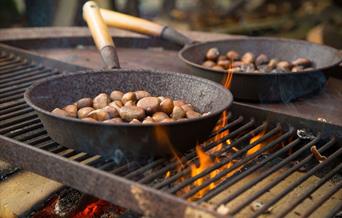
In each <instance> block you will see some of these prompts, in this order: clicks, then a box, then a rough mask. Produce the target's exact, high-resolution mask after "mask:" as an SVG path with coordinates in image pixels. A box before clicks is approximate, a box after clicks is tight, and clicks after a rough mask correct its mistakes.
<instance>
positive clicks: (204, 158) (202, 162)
mask: <svg viewBox="0 0 342 218" xmlns="http://www.w3.org/2000/svg"><path fill="white" fill-rule="evenodd" d="M231 68H232V67H231V66H230V67H229V68H228V70H227V76H226V78H225V81H224V83H223V84H224V87H226V88H227V89H230V86H231V82H232V79H233V73H232V72H231V70H230V69H231ZM227 118H228V113H227V111H224V112H223V113H222V117H221V120H222V122H221V123H220V124H219V125H217V126H216V128H215V129H216V130H217V129H221V128H223V127H225V126H226V125H227V122H228V121H227ZM228 134H229V130H225V131H223V132H221V133H219V134H217V135H216V136H215V138H214V141H219V140H221V139H222V138H224V137H226V136H227V135H228ZM226 143H227V144H228V145H229V144H231V140H230V139H227V140H226ZM222 148H223V143H220V144H218V145H217V146H215V147H213V148H212V149H211V150H210V151H209V153H215V152H218V151H220V150H221V149H222ZM196 153H197V157H198V160H199V166H196V165H195V164H192V165H191V177H194V176H196V175H198V174H200V173H201V172H203V171H204V170H205V169H207V168H209V167H211V166H213V165H214V164H215V163H217V162H219V159H218V158H215V159H214V160H212V158H211V157H210V155H209V154H207V153H205V152H204V151H203V150H202V149H201V147H200V146H199V145H197V146H196ZM232 165H233V163H232V162H229V163H228V164H227V165H225V166H223V167H221V168H220V169H217V170H213V171H212V172H211V173H210V174H209V178H213V177H215V176H216V175H217V174H218V172H220V170H222V169H224V168H229V167H231V166H232ZM234 173H235V171H234V172H231V173H229V175H228V176H230V175H231V174H234ZM204 179H206V178H205V177H201V178H199V179H197V180H196V181H194V183H193V185H195V186H199V185H201V184H202V183H203V181H204ZM215 186H216V185H215V183H211V184H210V185H209V186H208V188H205V189H202V190H201V191H199V192H197V193H196V195H195V196H194V198H200V197H202V196H203V195H204V194H205V193H206V192H207V191H208V190H211V189H213V188H215Z"/></svg>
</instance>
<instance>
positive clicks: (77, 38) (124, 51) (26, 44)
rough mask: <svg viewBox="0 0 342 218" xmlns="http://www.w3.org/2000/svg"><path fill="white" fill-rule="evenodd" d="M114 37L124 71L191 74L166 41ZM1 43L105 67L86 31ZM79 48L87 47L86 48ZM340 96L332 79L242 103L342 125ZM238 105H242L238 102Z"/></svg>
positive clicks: (19, 36) (7, 34)
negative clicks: (297, 93) (287, 95)
mask: <svg viewBox="0 0 342 218" xmlns="http://www.w3.org/2000/svg"><path fill="white" fill-rule="evenodd" d="M111 34H112V35H113V36H116V37H117V38H116V42H117V44H118V47H121V48H119V51H118V52H119V54H120V61H121V63H122V66H123V67H124V68H145V69H160V70H168V71H177V72H184V73H187V72H188V68H187V67H186V66H185V64H183V63H182V62H181V61H179V60H178V59H177V51H178V50H179V49H180V47H177V46H175V45H172V44H170V43H168V42H166V41H162V40H158V39H155V38H153V39H147V38H146V37H145V36H141V35H139V34H135V33H130V32H126V31H122V30H117V29H111ZM185 34H186V35H188V36H190V37H191V38H193V39H195V40H197V41H209V40H220V39H227V38H231V37H232V36H230V35H224V34H209V33H200V32H185ZM234 37H237V36H234ZM0 40H1V41H6V42H7V43H10V44H12V45H16V46H19V47H22V48H25V49H29V50H31V51H34V52H37V53H39V54H41V55H44V56H47V57H50V58H54V59H58V60H61V61H64V62H68V63H72V64H78V65H81V66H85V67H90V68H98V67H101V66H103V65H102V62H101V58H100V56H99V55H98V54H97V52H96V50H95V48H93V47H87V46H89V45H92V44H93V42H92V41H91V39H90V35H89V32H88V30H87V29H86V28H34V29H13V30H10V29H5V30H0ZM77 45H85V47H84V46H77ZM132 46H133V47H135V48H132ZM146 48H148V49H146ZM341 95H342V80H339V79H336V78H334V77H330V78H329V80H328V81H327V84H326V86H325V87H324V88H323V90H322V91H321V92H320V93H319V94H318V95H315V96H310V97H308V98H303V99H298V100H297V101H295V102H292V103H289V104H275V103H269V104H256V103H241V104H242V105H248V106H250V107H255V108H257V109H261V110H266V111H270V112H273V113H280V114H284V115H287V116H293V117H298V118H304V119H308V120H311V121H318V122H321V123H323V124H324V123H328V124H334V125H337V126H342V111H341V110H340V108H342V98H341ZM235 104H240V103H239V102H235Z"/></svg>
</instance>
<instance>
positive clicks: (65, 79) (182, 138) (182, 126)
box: [24, 2, 233, 161]
mask: <svg viewBox="0 0 342 218" xmlns="http://www.w3.org/2000/svg"><path fill="white" fill-rule="evenodd" d="M83 15H84V18H85V20H86V21H87V23H88V26H89V28H90V31H91V32H92V35H93V38H94V40H95V43H96V45H97V48H98V49H99V50H100V53H101V55H102V58H103V60H104V62H105V63H106V64H107V66H109V67H110V68H119V62H118V58H117V56H116V51H115V47H114V43H113V41H112V38H111V37H110V35H109V34H108V29H107V27H106V26H105V24H104V23H103V20H102V18H101V15H100V13H99V10H98V8H97V6H96V4H95V3H94V2H87V3H86V4H85V5H84V7H83ZM112 90H122V91H124V92H125V91H132V90H146V91H148V92H150V93H151V94H152V95H160V96H170V97H172V98H174V99H183V100H185V101H187V102H189V103H191V104H192V105H194V106H195V107H196V108H198V109H199V110H200V111H201V112H207V111H210V112H211V113H210V114H209V115H207V116H202V117H200V118H196V119H190V120H184V121H178V122H171V123H161V124H125V123H124V124H106V123H100V122H97V123H93V122H87V121H83V120H78V119H74V118H68V117H60V116H57V115H55V114H52V113H51V112H50V111H51V110H52V109H54V108H56V107H62V106H64V105H68V104H71V103H73V102H75V101H76V100H78V99H80V98H83V97H87V96H89V97H94V96H95V95H96V94H98V93H101V92H106V93H110V92H111V91H112ZM24 98H25V100H26V102H27V103H28V104H29V105H30V106H31V107H32V108H33V109H35V111H36V112H37V114H38V116H39V118H40V119H41V121H42V122H43V125H44V127H45V128H46V130H47V132H48V134H49V136H50V137H51V138H52V139H53V140H55V141H56V142H58V143H60V144H61V145H64V146H66V147H69V148H72V149H76V150H79V151H85V152H87V153H90V154H100V155H102V156H106V157H113V158H114V159H115V160H117V161H120V160H121V159H122V158H128V159H140V158H144V157H151V156H159V155H165V154H169V153H170V151H171V148H170V147H172V148H173V149H174V150H176V151H179V152H184V151H186V150H188V149H189V148H191V147H193V146H194V145H195V144H196V143H200V142H203V141H204V140H205V139H207V138H208V136H209V135H210V133H211V131H212V129H213V128H214V126H215V124H216V123H217V121H218V119H219V117H220V114H221V112H223V111H224V110H226V109H227V108H228V107H229V106H230V105H231V103H232V101H233V97H232V95H231V93H230V92H229V91H228V90H226V89H225V88H224V87H223V86H221V85H219V84H217V83H214V82H212V81H209V80H206V79H203V78H199V77H195V76H190V75H186V74H179V73H173V72H159V71H155V70H153V71H152V70H128V69H111V70H98V71H89V72H75V73H66V74H64V75H60V76H57V77H53V78H49V79H46V80H42V81H39V82H37V83H34V84H33V85H32V86H31V87H30V88H28V89H27V90H26V92H25V94H24Z"/></svg>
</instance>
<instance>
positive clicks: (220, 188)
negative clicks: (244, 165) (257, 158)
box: [198, 139, 300, 203]
mask: <svg viewBox="0 0 342 218" xmlns="http://www.w3.org/2000/svg"><path fill="white" fill-rule="evenodd" d="M299 142H300V140H299V139H296V140H294V141H292V142H291V143H289V144H288V145H286V146H285V147H283V148H282V149H280V150H278V151H277V152H276V153H273V154H272V155H271V156H269V157H268V158H267V159H264V160H263V161H262V162H260V163H258V164H257V165H254V166H252V167H251V168H248V170H246V171H244V172H242V173H241V174H239V175H237V176H236V177H234V178H232V179H231V180H227V181H225V182H223V183H221V184H220V186H217V187H216V188H215V189H212V190H211V191H210V192H208V193H206V195H205V196H204V197H202V198H201V199H200V200H199V201H198V203H202V202H204V201H208V200H210V199H212V198H213V197H214V196H216V195H218V194H219V193H221V192H222V191H224V190H226V189H227V188H228V187H230V186H232V185H233V184H235V183H236V182H238V181H240V180H242V179H243V178H245V177H246V176H248V175H250V174H251V173H252V172H254V171H255V170H257V169H259V168H261V167H262V166H263V165H265V164H267V163H268V162H270V161H272V160H274V159H275V158H277V157H279V156H280V155H282V154H284V153H285V152H287V151H289V150H290V149H292V148H293V147H294V146H296V145H298V143H299Z"/></svg>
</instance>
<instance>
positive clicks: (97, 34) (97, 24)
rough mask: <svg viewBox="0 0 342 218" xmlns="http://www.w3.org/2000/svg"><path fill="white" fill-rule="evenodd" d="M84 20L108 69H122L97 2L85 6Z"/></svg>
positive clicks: (87, 3)
mask: <svg viewBox="0 0 342 218" xmlns="http://www.w3.org/2000/svg"><path fill="white" fill-rule="evenodd" d="M83 19H84V20H85V21H86V23H87V25H88V27H89V30H90V32H91V35H92V37H93V39H94V41H95V44H96V47H97V48H98V50H99V51H100V53H101V56H102V59H103V61H104V63H105V64H106V65H107V67H108V68H120V64H119V60H118V57H117V54H116V49H115V45H114V42H113V39H112V37H111V36H110V34H109V31H108V27H107V25H106V23H105V22H104V21H103V18H102V16H101V14H100V10H99V7H98V6H97V4H96V3H95V2H93V1H88V2H86V3H85V4H84V5H83Z"/></svg>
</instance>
